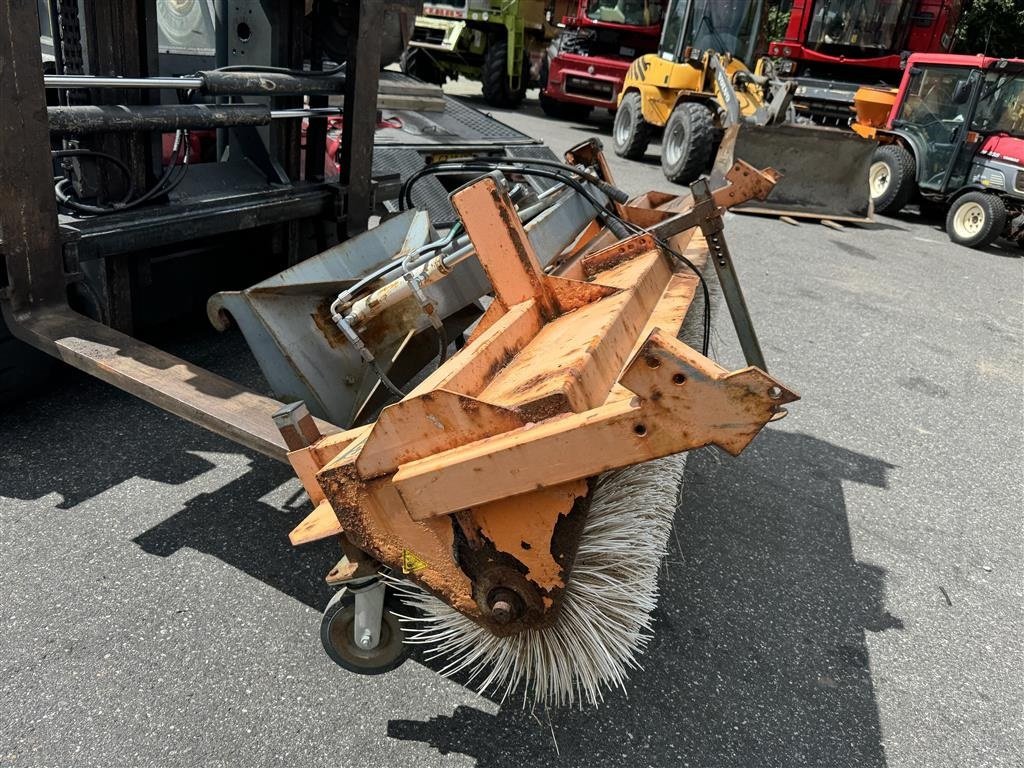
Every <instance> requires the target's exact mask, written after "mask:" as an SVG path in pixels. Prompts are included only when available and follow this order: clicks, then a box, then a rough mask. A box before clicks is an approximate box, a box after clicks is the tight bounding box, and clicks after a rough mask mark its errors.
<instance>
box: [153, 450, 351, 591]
mask: <svg viewBox="0 0 1024 768" xmlns="http://www.w3.org/2000/svg"><path fill="white" fill-rule="evenodd" d="M251 461H252V463H251V467H250V469H249V470H248V471H247V472H246V473H245V474H244V475H242V476H241V477H239V478H238V479H237V480H234V481H233V482H230V483H228V484H227V485H225V486H222V487H221V488H218V489H217V490H216V491H215V492H213V493H203V494H199V495H197V496H194V497H192V498H190V499H189V500H188V501H186V502H185V504H184V507H183V509H182V510H181V511H180V512H177V513H175V514H174V515H172V516H170V517H168V518H167V519H166V520H164V521H163V522H161V523H159V524H158V525H155V526H154V527H152V528H150V529H149V530H147V531H145V532H144V533H142V534H141V535H139V536H137V537H136V538H135V539H134V541H135V543H136V544H138V545H139V546H140V547H141V548H142V549H143V551H145V552H147V553H148V554H151V555H157V556H159V557H170V556H171V555H173V554H174V553H175V552H177V551H178V550H179V549H183V548H188V549H193V550H195V551H197V552H202V553H203V554H206V555H212V556H213V557H216V558H218V559H220V560H223V561H224V562H225V563H227V564H228V565H230V566H232V567H233V568H237V569H238V570H240V571H242V572H244V573H246V574H248V575H249V576H252V577H253V578H255V579H259V580H260V581H262V582H263V583H264V584H267V585H269V586H271V587H273V588H274V589H276V590H278V591H279V592H282V593H284V594H286V595H288V596H289V597H291V598H293V599H295V600H298V601H299V602H302V603H305V604H306V605H308V606H310V607H311V608H313V609H315V610H316V611H322V610H323V609H324V606H325V605H327V603H328V601H330V599H331V596H332V595H333V594H334V591H335V590H334V589H332V588H331V587H329V586H328V585H327V583H326V582H325V581H324V575H325V574H326V573H327V572H328V571H330V570H331V568H332V567H334V565H335V564H336V563H337V562H338V558H339V557H341V552H340V550H339V548H338V545H337V543H336V542H335V541H334V540H333V539H325V540H323V541H317V542H313V543H312V544H304V545H303V546H301V547H293V546H292V544H291V542H290V541H289V540H288V533H289V532H290V531H291V530H292V528H294V527H295V526H296V525H298V524H299V523H300V522H301V521H302V518H303V517H305V516H306V514H308V512H309V501H308V500H307V499H306V496H305V495H304V494H299V496H298V497H297V498H295V499H292V502H293V503H292V504H286V505H285V506H286V507H287V508H288V510H287V511H284V512H283V511H281V510H280V509H278V508H277V507H275V506H273V505H270V504H266V503H263V502H261V501H260V500H259V499H260V498H262V497H263V496H265V495H266V494H269V493H271V492H273V491H275V490H277V489H278V488H279V487H280V486H281V484H282V483H284V482H286V481H288V480H289V479H290V478H292V477H294V474H293V473H292V471H291V469H290V468H289V467H286V466H285V465H284V464H281V463H279V462H277V461H274V460H273V459H269V458H266V457H264V456H260V455H256V456H254V457H253V458H252V460H251ZM292 509H294V511H292Z"/></svg>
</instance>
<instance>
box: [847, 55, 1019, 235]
mask: <svg viewBox="0 0 1024 768" xmlns="http://www.w3.org/2000/svg"><path fill="white" fill-rule="evenodd" d="M887 100H888V101H889V103H891V107H890V109H889V116H888V118H887V119H885V120H884V121H883V120H882V119H879V115H880V113H882V108H883V107H884V105H885V104H886V101H887ZM856 108H857V121H856V122H855V123H854V124H853V126H852V127H853V129H854V130H855V131H856V132H857V133H859V134H861V135H862V136H865V137H867V138H873V139H877V140H878V141H879V142H881V146H880V147H879V148H878V150H877V151H876V153H875V158H874V161H873V163H872V166H871V175H870V185H871V199H872V202H873V203H874V205H875V210H876V211H877V212H879V213H883V214H890V213H896V212H897V211H899V210H900V209H901V208H903V206H904V205H906V204H907V203H908V202H909V201H910V199H911V198H912V197H913V196H914V194H915V192H916V193H917V194H919V195H920V197H921V199H922V200H923V201H925V202H928V203H942V204H948V205H949V206H950V208H949V213H948V216H947V220H946V231H947V233H948V234H949V236H950V238H951V239H952V240H953V241H954V242H957V243H960V244H961V245H967V246H970V247H977V248H983V247H985V246H987V245H988V244H990V243H992V242H993V241H994V240H995V239H996V238H997V237H999V236H1000V235H1004V236H1006V237H1008V238H1009V239H1011V240H1016V241H1017V242H1019V243H1021V244H1024V59H994V58H987V57H985V56H952V55H942V54H927V55H924V54H916V55H914V56H911V57H910V60H909V62H908V66H907V71H906V72H905V73H904V75H903V81H902V82H901V83H900V87H899V89H898V90H897V91H895V92H892V91H889V92H886V91H882V90H880V89H875V88H861V89H860V91H858V92H857V98H856Z"/></svg>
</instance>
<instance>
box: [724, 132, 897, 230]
mask: <svg viewBox="0 0 1024 768" xmlns="http://www.w3.org/2000/svg"><path fill="white" fill-rule="evenodd" d="M877 146H878V144H877V142H874V141H867V140H865V139H862V138H861V137H860V136H858V135H857V134H855V133H853V132H852V131H849V130H845V129H838V128H822V127H820V126H803V125H799V126H798V125H776V126H764V127H759V126H747V125H745V126H743V128H742V129H741V130H740V132H739V134H738V136H737V138H736V146H735V150H734V151H735V157H736V159H739V160H745V161H746V162H748V163H750V164H751V165H754V166H757V167H762V166H767V165H771V166H772V167H773V168H777V169H778V170H779V172H780V173H781V174H782V179H781V180H780V182H779V183H778V184H777V185H776V187H775V189H774V190H772V192H771V194H770V195H768V197H767V199H765V200H764V201H757V202H753V201H752V202H747V203H744V204H742V205H739V206H737V208H736V210H737V211H740V212H743V213H765V214H782V215H789V216H797V217H806V218H815V219H833V220H836V221H851V222H869V221H872V220H873V211H872V207H871V197H870V194H869V187H868V173H869V171H870V169H871V158H872V155H873V154H874V151H875V148H876V147H877Z"/></svg>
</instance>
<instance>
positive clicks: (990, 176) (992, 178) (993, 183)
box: [979, 168, 1006, 189]
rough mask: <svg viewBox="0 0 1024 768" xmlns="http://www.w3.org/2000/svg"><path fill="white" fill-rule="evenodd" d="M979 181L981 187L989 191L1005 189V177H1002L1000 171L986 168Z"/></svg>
mask: <svg viewBox="0 0 1024 768" xmlns="http://www.w3.org/2000/svg"><path fill="white" fill-rule="evenodd" d="M979 181H980V182H981V185H982V186H983V187H988V188H990V189H1006V176H1004V175H1003V172H1002V171H997V170H995V169H994V168H986V169H985V170H983V171H982V172H981V178H980V179H979Z"/></svg>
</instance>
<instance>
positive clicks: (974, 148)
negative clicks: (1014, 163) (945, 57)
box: [892, 60, 1024, 197]
mask: <svg viewBox="0 0 1024 768" xmlns="http://www.w3.org/2000/svg"><path fill="white" fill-rule="evenodd" d="M901 91H902V94H901V96H902V99H901V101H900V103H899V106H898V110H897V112H896V114H895V116H894V117H893V120H892V129H893V130H894V131H896V132H898V133H899V134H900V135H902V136H903V137H904V138H905V139H906V140H907V141H908V142H909V143H910V144H911V145H912V147H913V148H914V151H915V154H916V155H917V161H918V173H917V179H918V188H919V189H921V191H922V192H924V193H925V194H931V195H932V196H939V197H945V196H947V195H949V194H951V193H955V192H956V191H957V190H960V189H962V188H963V187H965V186H967V185H968V184H970V183H972V182H973V181H974V177H975V176H979V174H980V173H981V171H980V170H979V169H978V168H976V167H975V166H976V165H977V164H978V154H979V150H981V149H982V146H983V144H984V142H985V139H986V138H987V137H989V136H993V135H1002V136H1007V137H1010V138H1024V66H1022V65H1021V64H1020V63H1017V62H1011V61H1006V60H1002V61H998V62H995V64H994V65H993V66H992V67H990V68H979V67H967V66H962V65H961V66H955V65H947V64H925V63H920V64H912V65H911V69H910V71H909V72H908V74H907V77H906V79H905V83H904V86H903V88H902V89H901Z"/></svg>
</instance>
